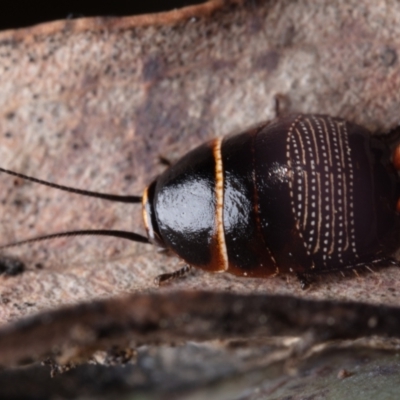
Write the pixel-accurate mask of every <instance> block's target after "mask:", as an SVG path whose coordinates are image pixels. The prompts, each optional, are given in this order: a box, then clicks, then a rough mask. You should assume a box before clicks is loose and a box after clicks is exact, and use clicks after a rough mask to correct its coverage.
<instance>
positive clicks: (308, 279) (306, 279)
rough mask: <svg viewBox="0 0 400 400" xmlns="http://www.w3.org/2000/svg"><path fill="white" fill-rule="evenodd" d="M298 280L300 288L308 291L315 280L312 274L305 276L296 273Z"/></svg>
mask: <svg viewBox="0 0 400 400" xmlns="http://www.w3.org/2000/svg"><path fill="white" fill-rule="evenodd" d="M296 276H297V279H298V280H299V282H300V287H301V288H302V290H306V289H308V288H309V287H310V286H311V285H312V283H313V282H314V279H313V278H312V276H311V275H310V274H304V273H299V272H298V273H296Z"/></svg>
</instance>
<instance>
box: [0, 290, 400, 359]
mask: <svg viewBox="0 0 400 400" xmlns="http://www.w3.org/2000/svg"><path fill="white" fill-rule="evenodd" d="M306 332H308V333H307V335H305V333H306ZM373 335H381V336H389V337H391V338H397V339H399V338H400V309H399V308H394V307H392V308H390V307H386V308H385V307H379V306H373V305H365V304H358V303H339V302H337V303H332V302H330V301H310V300H302V299H295V298H293V297H291V296H268V295H246V296H240V295H237V294H229V293H211V292H185V291H182V292H177V293H172V294H171V293H164V294H160V293H154V294H144V295H137V294H136V295H133V296H131V297H128V298H123V299H116V300H106V301H97V302H92V303H87V304H83V305H80V306H73V307H70V308H66V309H62V310H59V311H53V312H51V313H46V314H43V315H40V316H36V317H31V318H30V319H26V320H24V321H21V322H20V323H17V324H15V325H13V326H10V327H8V328H5V329H2V330H0V365H10V364H13V363H16V362H21V361H23V360H28V359H31V358H34V359H35V358H40V359H43V358H44V357H45V356H46V355H48V356H54V354H56V355H58V360H62V363H67V362H72V363H73V362H74V361H78V362H79V361H80V360H81V358H83V360H84V361H86V360H87V358H90V357H91V356H92V353H93V352H94V351H95V350H98V349H101V350H103V349H104V350H107V349H109V348H111V347H112V345H114V344H117V345H121V344H125V346H128V344H130V345H131V346H134V347H138V346H140V345H142V344H147V345H151V344H160V343H165V344H172V343H182V342H185V341H186V342H187V341H195V342H205V341H212V340H231V339H242V338H251V340H261V341H262V340H263V339H264V340H265V339H267V338H271V337H279V336H283V337H303V343H302V344H301V345H299V346H298V348H297V349H296V353H299V354H303V353H305V352H306V350H308V349H309V348H310V347H311V346H312V345H315V344H317V343H320V342H321V341H327V340H333V339H357V338H362V337H364V336H367V337H370V336H373Z"/></svg>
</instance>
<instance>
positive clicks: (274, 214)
mask: <svg viewBox="0 0 400 400" xmlns="http://www.w3.org/2000/svg"><path fill="white" fill-rule="evenodd" d="M398 136H399V135H398V132H395V131H394V133H392V134H388V135H371V133H370V132H369V131H368V130H367V129H365V128H363V127H361V126H359V125H356V124H354V123H351V122H348V121H346V120H343V119H341V118H334V117H330V116H327V115H313V114H293V115H286V116H282V117H278V118H276V119H275V120H273V121H271V122H267V123H264V124H261V125H259V126H258V127H257V128H253V129H251V130H249V131H246V132H244V133H241V134H238V135H235V136H230V137H225V138H223V139H214V140H211V141H209V142H206V143H204V144H202V145H201V146H199V147H197V148H195V149H194V150H192V151H190V152H189V153H187V154H186V155H185V156H183V157H182V158H181V159H180V160H179V161H177V162H176V163H175V164H173V165H171V166H170V167H168V168H167V169H166V170H165V172H164V173H162V174H161V175H160V176H159V177H158V178H156V179H155V180H154V181H153V182H152V183H150V185H149V186H148V187H147V188H146V189H145V190H144V192H143V195H142V196H118V195H113V194H106V193H97V192H90V191H86V190H80V189H75V188H71V187H66V186H62V185H58V184H54V183H50V182H46V181H43V180H40V179H36V178H32V177H29V176H26V175H22V174H19V173H16V172H13V171H9V170H6V169H0V171H2V172H5V173H7V174H10V175H14V176H17V177H21V178H24V179H28V180H30V181H33V182H36V183H40V184H44V185H47V186H50V187H53V188H57V189H61V190H65V191H68V192H73V193H78V194H82V195H86V196H93V197H97V198H102V199H105V200H111V201H120V202H127V203H142V208H143V220H144V225H145V228H146V231H147V237H144V236H141V235H139V234H136V233H133V232H126V231H114V230H78V231H69V232H61V233H56V234H50V235H46V236H41V237H36V238H33V239H27V240H24V241H20V242H16V243H11V244H8V245H5V246H2V247H1V248H3V249H4V248H6V247H11V246H16V245H21V244H24V243H29V242H33V241H37V240H44V239H49V238H54V237H60V236H70V235H109V236H116V237H121V238H125V239H129V240H133V241H136V242H143V243H151V244H154V245H157V246H159V247H161V248H165V249H169V250H171V251H172V252H173V253H175V254H176V255H177V256H178V257H179V258H181V259H183V260H184V261H185V263H186V264H187V265H186V266H185V267H184V268H182V269H180V270H178V271H176V272H174V273H170V274H163V275H160V276H159V277H158V281H159V282H164V281H166V280H168V279H171V278H175V277H178V276H181V275H183V274H184V273H185V272H186V271H188V270H189V268H190V267H192V266H193V267H196V268H201V269H203V270H206V271H208V272H229V273H232V274H235V275H238V276H247V277H260V278H266V277H271V276H274V275H277V274H278V273H294V274H296V275H297V277H298V278H299V279H300V282H301V284H302V286H303V287H305V286H306V285H307V284H308V282H309V280H310V278H312V277H313V276H316V275H319V274H324V273H330V272H343V271H346V270H354V271H357V270H358V269H360V268H364V267H366V268H369V267H370V266H373V265H375V266H379V265H393V264H395V265H399V263H398V262H397V261H396V260H395V259H394V258H393V257H392V254H393V252H394V251H395V250H396V249H397V247H398V240H397V239H398V234H399V232H400V229H399V226H400V224H399V212H400V200H399V197H400V181H399V174H398V171H399V170H400V146H397V144H398V142H399V141H398V140H397V139H398Z"/></svg>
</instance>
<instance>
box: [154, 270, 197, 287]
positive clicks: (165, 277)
mask: <svg viewBox="0 0 400 400" xmlns="http://www.w3.org/2000/svg"><path fill="white" fill-rule="evenodd" d="M191 269H192V267H191V266H190V265H185V266H183V267H182V268H180V269H178V270H177V271H174V272H169V273H166V274H161V275H158V276H157V277H156V278H155V279H154V283H155V284H156V285H157V286H161V285H164V284H166V283H168V282H171V281H173V280H175V279H179V278H182V277H183V276H185V275H186V274H187V273H188V272H189V271H190V270H191Z"/></svg>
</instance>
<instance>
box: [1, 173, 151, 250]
mask: <svg viewBox="0 0 400 400" xmlns="http://www.w3.org/2000/svg"><path fill="white" fill-rule="evenodd" d="M0 172H3V173H5V174H8V175H12V176H15V177H17V178H22V179H25V180H27V181H31V182H35V183H38V184H40V185H44V186H48V187H51V188H53V189H58V190H63V191H65V192H69V193H75V194H79V195H82V196H89V197H96V198H98V199H103V200H108V201H116V202H120V203H141V202H142V198H141V197H140V196H119V195H114V194H109V193H99V192H92V191H89V190H81V189H76V188H73V187H69V186H64V185H58V184H56V183H52V182H47V181H44V180H42V179H37V178H34V177H32V176H28V175H24V174H20V173H18V172H14V171H11V170H8V169H5V168H0ZM84 235H85V236H96V235H97V236H113V237H118V238H122V239H128V240H131V241H134V242H141V243H149V240H148V239H147V238H146V237H145V236H142V235H139V234H138V233H134V232H128V231H120V230H113V229H79V230H72V231H66V232H57V233H52V234H49V235H42V236H37V237H34V238H30V239H25V240H20V241H17V242H12V243H7V244H5V245H0V250H3V249H8V248H10V247H16V246H21V245H24V244H28V243H34V242H39V241H42V240H49V239H56V238H60V237H68V236H84Z"/></svg>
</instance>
